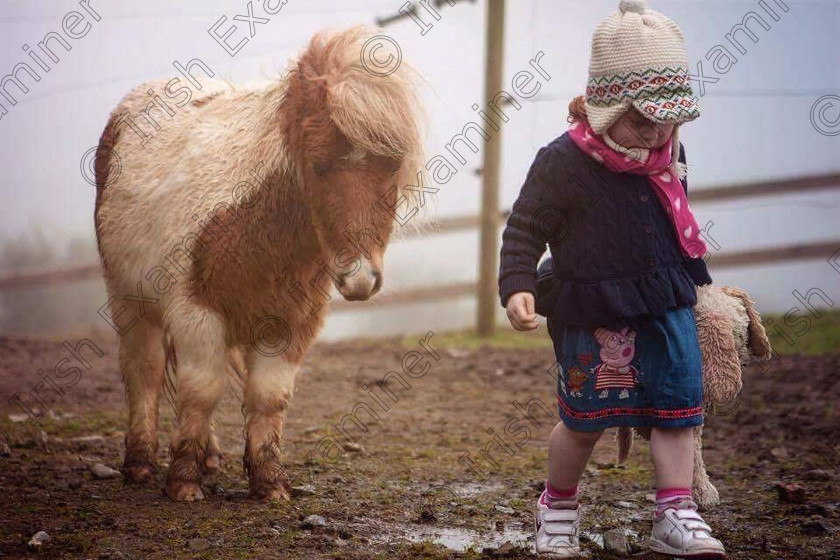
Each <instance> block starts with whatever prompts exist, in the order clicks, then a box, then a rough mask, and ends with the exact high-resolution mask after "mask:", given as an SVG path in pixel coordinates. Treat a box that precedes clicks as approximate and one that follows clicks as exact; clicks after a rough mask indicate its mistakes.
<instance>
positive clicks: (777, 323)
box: [762, 309, 840, 356]
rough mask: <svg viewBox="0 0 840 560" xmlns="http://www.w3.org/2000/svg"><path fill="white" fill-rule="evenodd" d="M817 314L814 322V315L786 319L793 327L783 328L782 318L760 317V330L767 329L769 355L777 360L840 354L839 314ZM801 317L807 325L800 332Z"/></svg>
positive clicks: (822, 312) (785, 326)
mask: <svg viewBox="0 0 840 560" xmlns="http://www.w3.org/2000/svg"><path fill="white" fill-rule="evenodd" d="M819 314H820V318H819V319H818V318H816V317H815V316H814V315H804V314H802V313H797V315H796V316H795V317H791V319H789V322H792V323H794V326H793V327H788V326H787V324H786V323H785V320H784V317H783V316H782V315H766V316H765V317H763V318H762V322H763V323H764V328H765V329H767V334H768V335H769V337H770V344H771V345H772V347H773V351H774V352H776V353H777V354H779V355H781V356H790V355H795V354H804V355H806V356H815V355H822V354H840V311H827V310H825V309H820V310H819ZM805 316H807V318H808V319H809V320H810V321H811V324H810V325H808V329H807V330H805V331H804V332H803V326H804V324H805V323H804V322H803V321H802V320H801V317H805ZM770 320H772V324H771V321H770ZM780 333H784V334H780ZM791 341H792V342H793V343H792V344H791Z"/></svg>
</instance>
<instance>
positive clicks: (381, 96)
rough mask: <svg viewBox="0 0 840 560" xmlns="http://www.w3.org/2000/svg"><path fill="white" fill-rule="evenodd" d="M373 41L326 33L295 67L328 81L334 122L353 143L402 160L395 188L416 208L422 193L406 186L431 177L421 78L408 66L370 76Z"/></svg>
mask: <svg viewBox="0 0 840 560" xmlns="http://www.w3.org/2000/svg"><path fill="white" fill-rule="evenodd" d="M373 37H375V34H374V33H373V32H372V31H370V30H369V29H367V28H365V27H361V26H360V27H354V28H351V29H349V30H346V31H341V32H334V31H322V32H320V33H318V34H317V35H315V36H314V37H313V38H312V40H311V41H310V42H309V45H308V46H307V48H306V49H305V51H304V52H303V53H302V54H301V56H300V59H299V60H298V61H294V62H293V63H292V64H293V67H295V66H296V67H298V68H299V67H300V66H299V65H305V66H306V72H305V74H306V77H307V79H309V80H311V81H323V82H324V84H325V86H326V100H325V101H326V105H327V108H328V111H329V116H330V119H331V120H332V122H333V123H335V126H336V127H338V129H339V130H340V131H341V133H342V134H344V136H345V137H346V138H347V139H348V140H349V141H350V143H351V144H353V145H355V146H357V147H359V148H361V149H363V150H365V151H367V152H370V153H373V154H378V155H383V156H389V157H395V158H400V159H401V160H402V165H401V166H400V169H399V170H398V172H397V176H396V178H395V183H396V185H397V187H398V189H399V193H400V194H401V195H405V196H407V197H408V198H409V199H410V200H409V201H410V202H411V203H412V204H413V205H414V206H415V207H416V206H417V205H418V203H419V200H417V196H418V195H417V193H416V192H415V191H409V190H404V189H403V188H402V187H404V186H405V185H417V181H418V177H417V174H418V173H421V174H423V175H425V167H424V163H425V162H424V158H423V138H422V133H421V131H422V130H424V129H425V125H426V121H427V119H426V115H425V114H424V113H423V111H422V108H421V104H420V101H419V99H418V95H417V91H418V86H419V83H420V78H419V75H418V74H417V72H416V71H415V70H414V69H413V68H411V67H410V66H409V65H408V64H407V63H406V62H405V61H401V62H400V64H399V66H398V67H397V69H396V70H395V71H394V72H392V73H390V74H388V75H385V76H383V75H377V74H374V73H372V72H371V71H369V70H368V69H367V68H366V67H365V66H364V64H363V62H362V56H363V52H362V51H363V49H364V47H365V43H366V42H367V41H368V40H371V39H372V38H373Z"/></svg>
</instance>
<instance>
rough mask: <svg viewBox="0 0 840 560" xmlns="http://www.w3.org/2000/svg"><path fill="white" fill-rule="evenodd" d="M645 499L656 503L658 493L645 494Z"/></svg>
mask: <svg viewBox="0 0 840 560" xmlns="http://www.w3.org/2000/svg"><path fill="white" fill-rule="evenodd" d="M645 499H646V500H647V501H649V502H653V503H654V504H655V503H656V494H645Z"/></svg>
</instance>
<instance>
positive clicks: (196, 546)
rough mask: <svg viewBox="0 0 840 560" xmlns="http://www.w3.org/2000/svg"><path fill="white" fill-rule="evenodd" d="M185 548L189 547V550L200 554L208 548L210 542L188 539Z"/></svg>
mask: <svg viewBox="0 0 840 560" xmlns="http://www.w3.org/2000/svg"><path fill="white" fill-rule="evenodd" d="M187 546H189V547H190V550H193V551H195V552H201V551H204V550H207V549H208V548H210V541H208V540H207V539H190V540H189V543H187Z"/></svg>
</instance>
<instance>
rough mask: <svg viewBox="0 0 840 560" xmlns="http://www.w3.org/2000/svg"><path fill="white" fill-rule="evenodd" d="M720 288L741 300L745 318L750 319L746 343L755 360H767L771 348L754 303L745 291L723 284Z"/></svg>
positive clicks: (771, 352)
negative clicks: (745, 313)
mask: <svg viewBox="0 0 840 560" xmlns="http://www.w3.org/2000/svg"><path fill="white" fill-rule="evenodd" d="M721 290H722V291H723V292H724V293H726V294H727V295H730V296H732V297H736V298H738V299H740V300H741V302H743V304H744V309H746V310H747V318H749V321H750V323H749V326H748V327H747V336H748V341H747V345H748V346H749V348H750V351H751V352H752V354H753V356H754V357H755V358H756V359H757V360H759V361H761V362H766V361H768V360H769V359H770V358H771V357H772V356H773V349H772V348H771V347H770V339H769V338H767V333H766V332H765V331H764V325H762V324H761V315H759V314H758V311H756V310H755V303H754V302H753V300H752V299H750V296H749V295H748V294H747V292H745V291H744V290H742V289H740V288H732V287H729V286H723V287H722V288H721Z"/></svg>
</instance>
